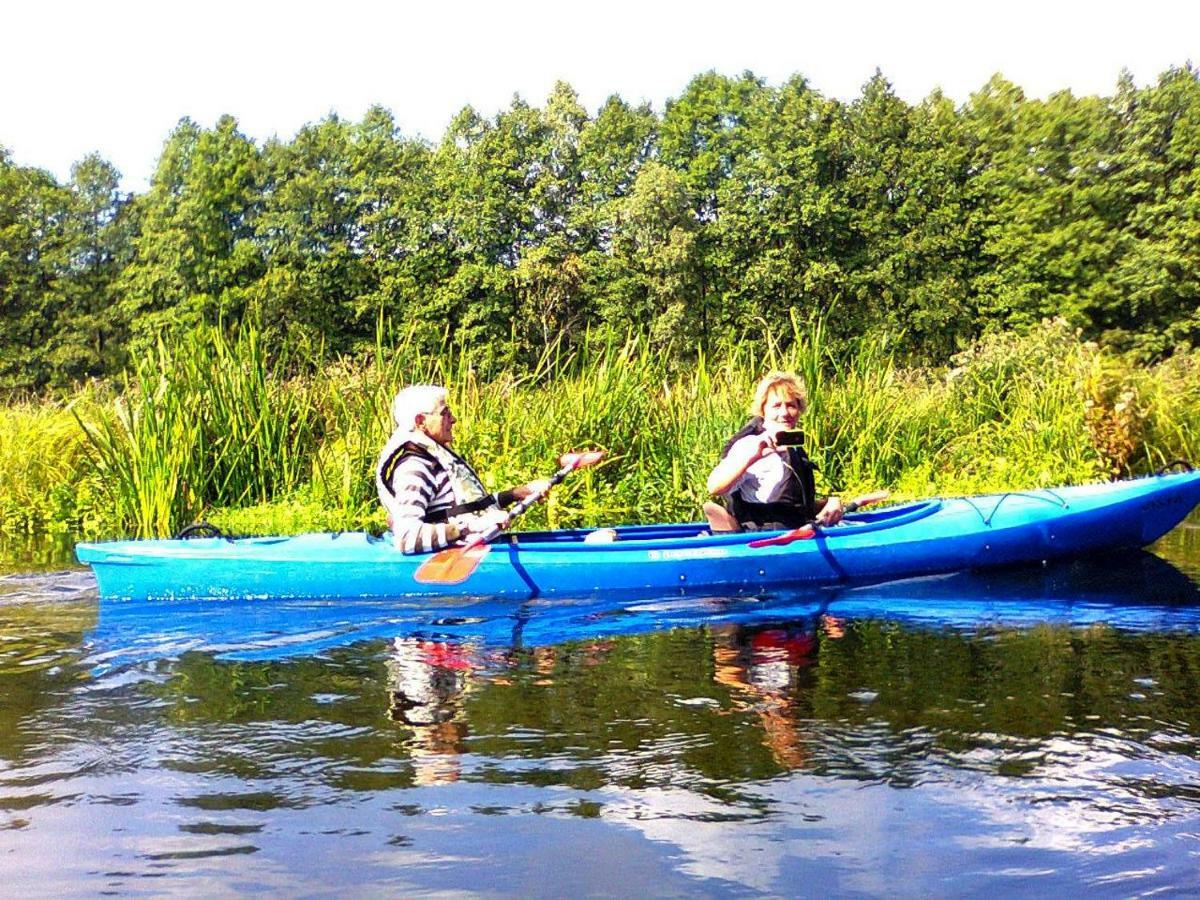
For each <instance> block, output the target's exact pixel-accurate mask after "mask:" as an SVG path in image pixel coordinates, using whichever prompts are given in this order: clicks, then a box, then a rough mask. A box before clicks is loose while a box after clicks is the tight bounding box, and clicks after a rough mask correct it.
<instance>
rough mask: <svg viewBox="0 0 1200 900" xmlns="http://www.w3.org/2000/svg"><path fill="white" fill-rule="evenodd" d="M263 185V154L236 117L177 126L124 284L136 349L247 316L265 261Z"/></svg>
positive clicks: (145, 205)
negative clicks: (259, 231) (260, 217)
mask: <svg viewBox="0 0 1200 900" xmlns="http://www.w3.org/2000/svg"><path fill="white" fill-rule="evenodd" d="M264 184H265V177H264V165H263V160H262V156H261V152H260V151H259V149H258V147H256V146H255V144H254V142H253V141H251V140H250V139H249V138H247V137H246V136H245V135H243V134H242V133H241V132H240V131H239V130H238V127H237V122H236V121H235V120H234V119H233V118H232V117H230V116H223V117H222V118H221V119H220V120H219V121H218V122H217V124H216V125H215V127H213V128H212V129H203V128H201V127H199V126H198V125H196V124H195V123H194V122H192V121H191V120H189V119H184V120H182V121H181V122H180V123H179V125H178V126H176V128H175V130H174V131H173V132H172V134H171V136H170V138H169V139H168V140H167V143H166V145H165V147H164V148H163V153H162V156H161V157H160V158H159V162H158V168H157V170H156V171H155V174H154V177H153V179H152V180H151V184H150V190H149V191H148V192H147V193H146V194H145V195H144V196H142V197H140V198H139V199H138V205H139V207H140V208H139V209H138V217H139V223H140V229H139V232H138V234H137V236H136V237H135V238H134V256H133V260H132V262H131V263H130V265H129V266H127V267H126V268H125V271H124V272H123V273H122V277H121V279H120V281H119V283H118V286H117V288H118V290H119V292H120V295H121V304H122V306H123V308H124V312H125V313H126V315H127V316H128V317H129V322H130V329H131V332H132V339H133V346H134V347H135V348H138V347H141V348H145V347H146V346H148V345H152V344H153V343H154V342H155V341H156V340H157V339H158V338H159V337H160V336H161V335H163V334H178V333H181V332H183V331H187V330H189V329H191V328H194V327H195V326H196V325H199V324H201V323H210V324H212V323H217V322H221V321H225V322H236V321H239V320H240V319H241V317H242V314H243V312H244V311H245V307H246V303H247V300H248V299H249V298H250V297H251V296H253V293H252V292H253V290H254V288H255V287H256V282H257V281H258V279H259V278H260V277H261V275H262V272H263V268H264V266H263V254H262V249H261V247H260V246H259V245H258V243H257V242H256V240H255V231H254V219H255V216H256V214H257V212H258V210H259V208H260V207H261V205H262V201H263V187H264Z"/></svg>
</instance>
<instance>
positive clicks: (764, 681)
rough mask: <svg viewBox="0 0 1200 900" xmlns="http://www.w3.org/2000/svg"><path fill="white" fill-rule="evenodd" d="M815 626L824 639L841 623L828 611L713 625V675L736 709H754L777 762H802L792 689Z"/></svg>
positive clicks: (808, 655) (807, 659)
mask: <svg viewBox="0 0 1200 900" xmlns="http://www.w3.org/2000/svg"><path fill="white" fill-rule="evenodd" d="M818 628H819V629H820V631H821V633H822V634H823V635H824V636H825V637H826V638H839V637H841V636H842V634H843V630H842V625H841V623H840V622H839V621H838V620H837V619H834V618H833V617H832V616H829V615H821V616H819V617H818V618H817V619H816V620H815V621H809V620H800V621H793V622H785V623H774V624H770V625H757V626H751V625H736V624H735V625H723V626H719V627H714V628H713V629H712V634H713V663H714V675H713V677H714V678H715V679H716V681H717V682H719V683H720V684H723V685H725V686H726V687H729V688H732V689H733V690H734V691H736V692H737V693H736V694H735V698H740V702H736V706H735V708H737V709H742V710H753V711H754V712H755V713H756V714H757V715H758V718H759V721H760V722H761V723H762V726H763V732H764V737H763V743H764V744H765V745H766V747H767V748H768V749H769V750H770V751H771V755H772V756H773V757H774V758H775V761H776V762H778V763H779V765H781V766H783V767H785V768H788V769H795V768H799V767H800V766H801V765H803V764H804V761H805V752H804V741H803V738H802V735H801V733H800V730H799V727H798V719H799V711H798V709H797V704H796V689H797V685H798V683H799V673H800V671H801V670H802V669H804V668H807V667H808V666H810V665H812V664H813V662H815V660H816V653H817V646H818V642H819V637H818V634H817V630H818Z"/></svg>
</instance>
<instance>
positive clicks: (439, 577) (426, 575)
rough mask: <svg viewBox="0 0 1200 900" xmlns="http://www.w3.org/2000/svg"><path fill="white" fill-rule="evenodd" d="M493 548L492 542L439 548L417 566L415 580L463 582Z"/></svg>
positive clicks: (449, 582) (430, 582)
mask: <svg viewBox="0 0 1200 900" xmlns="http://www.w3.org/2000/svg"><path fill="white" fill-rule="evenodd" d="M491 549H492V545H491V544H476V545H475V546H474V547H447V548H446V549H445V550H439V551H438V552H437V553H435V554H433V556H431V557H429V559H427V560H425V562H423V563H421V565H419V566H418V567H417V571H416V572H414V573H413V580H414V581H416V582H418V583H419V584H462V583H463V582H464V581H466V580H467V579H468V578H470V577H471V574H472V573H473V572H474V571H475V569H476V568H478V566H479V563H480V561H481V560H482V559H483V558H484V557H485V556H487V555H488V551H490V550H491Z"/></svg>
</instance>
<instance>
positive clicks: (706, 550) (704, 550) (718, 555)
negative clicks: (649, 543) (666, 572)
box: [646, 547, 729, 560]
mask: <svg viewBox="0 0 1200 900" xmlns="http://www.w3.org/2000/svg"><path fill="white" fill-rule="evenodd" d="M646 556H647V558H649V559H652V560H659V559H664V560H671V559H674V560H678V559H724V558H725V557H727V556H729V549H728V548H726V547H694V548H691V549H688V550H682V549H681V550H647V551H646Z"/></svg>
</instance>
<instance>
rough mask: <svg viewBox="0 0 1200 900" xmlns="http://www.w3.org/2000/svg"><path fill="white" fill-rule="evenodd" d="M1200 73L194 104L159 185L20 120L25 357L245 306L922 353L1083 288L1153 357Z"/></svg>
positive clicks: (106, 366) (1186, 332) (21, 373)
mask: <svg viewBox="0 0 1200 900" xmlns="http://www.w3.org/2000/svg"><path fill="white" fill-rule="evenodd" d="M1198 160H1200V74H1198V72H1197V70H1196V69H1195V68H1193V67H1191V66H1190V65H1189V66H1184V67H1179V68H1172V69H1170V70H1168V71H1167V72H1164V73H1163V74H1162V75H1161V76H1160V77H1159V78H1158V80H1157V81H1156V82H1155V83H1154V84H1150V85H1147V86H1144V87H1138V86H1136V85H1135V84H1134V83H1133V81H1132V79H1131V78H1130V77H1129V76H1128V75H1123V76H1122V77H1121V78H1120V80H1119V82H1118V83H1117V85H1116V86H1115V90H1114V92H1113V94H1112V96H1109V97H1090V96H1089V97H1076V96H1074V95H1072V94H1071V93H1069V92H1060V93H1057V94H1054V95H1052V96H1050V97H1048V98H1046V99H1031V98H1028V97H1026V96H1025V95H1024V93H1023V92H1022V91H1021V90H1020V88H1018V87H1017V86H1016V85H1013V84H1012V83H1010V82H1008V81H1006V80H1005V79H1004V78H1002V77H1001V76H995V77H993V78H992V79H991V80H990V81H988V83H987V84H985V85H983V86H982V87H981V88H980V90H979V91H977V92H976V93H975V94H974V95H972V96H971V97H970V98H969V99H968V100H967V101H966V102H965V103H963V104H962V105H961V106H955V104H953V103H952V102H951V101H950V100H949V99H947V98H946V97H945V96H944V95H942V94H941V93H938V92H935V93H933V94H931V95H930V96H929V97H927V98H926V99H925V100H924V101H922V102H920V103H918V104H916V105H911V104H909V103H907V102H905V101H904V100H902V99H901V98H900V97H898V96H897V95H896V93H895V92H894V91H893V89H892V87H891V85H890V84H889V83H888V81H887V79H886V78H885V77H884V76H883V74H882V73H878V72H877V73H876V74H875V75H874V76H873V77H871V78H870V79H869V80H868V81H867V82H866V83H865V84H864V85H863V87H862V90H861V92H860V94H859V96H858V97H856V98H855V99H854V100H852V101H850V102H847V103H844V102H841V101H838V100H834V99H831V98H828V97H825V96H823V95H822V94H821V93H820V92H819V91H817V90H816V89H815V88H813V87H812V85H810V84H809V83H808V82H807V81H806V80H805V79H804V78H803V77H801V76H795V77H793V78H791V79H790V80H788V81H786V82H784V83H783V84H781V85H778V86H772V85H769V84H767V83H766V82H764V81H763V80H762V79H760V78H758V77H757V76H755V75H754V74H752V73H750V72H746V73H743V74H741V75H738V76H734V77H729V76H724V75H720V74H717V73H714V72H707V73H703V74H701V75H699V76H697V77H696V78H695V79H694V80H693V81H692V82H691V83H690V84H689V85H687V86H686V88H685V89H684V90H683V91H682V93H681V94H680V95H679V96H678V97H677V98H674V99H672V100H670V101H668V102H667V104H666V105H665V107H664V109H663V110H662V112H661V113H656V112H655V111H654V110H653V109H651V108H650V107H649V106H648V105H645V104H643V105H640V106H633V105H630V104H629V103H627V102H625V101H624V100H622V99H621V98H620V97H616V96H614V97H610V98H609V99H608V100H607V101H606V102H605V103H604V104H603V105H602V106H601V107H600V108H599V109H598V110H597V111H596V113H595V114H594V115H592V114H589V112H588V111H587V110H586V109H584V107H583V106H582V105H581V104H580V102H579V98H578V97H577V95H576V94H575V92H574V90H572V88H571V87H570V86H569V85H567V84H563V83H559V84H558V85H556V86H555V87H554V89H553V90H552V92H551V93H550V95H549V97H548V98H546V101H545V103H544V104H543V105H542V106H540V107H537V106H534V105H531V104H530V103H528V102H526V101H525V100H523V99H521V98H520V97H514V98H513V101H512V102H511V104H510V105H509V106H508V107H507V108H505V109H503V110H501V111H500V112H499V113H497V114H496V115H494V116H491V117H488V116H483V115H481V114H480V113H478V112H477V111H475V110H473V109H471V108H466V109H463V110H462V111H461V112H460V113H459V114H458V115H457V116H456V117H455V118H454V119H453V121H452V122H451V123H450V125H449V126H448V128H447V130H446V132H445V134H444V135H443V136H442V138H441V140H440V141H438V142H437V143H429V142H425V141H421V140H415V139H412V138H408V137H405V136H404V135H403V134H401V133H400V131H399V129H398V128H397V127H396V124H395V121H394V120H393V118H392V116H391V114H390V113H389V112H387V111H386V110H383V109H380V108H373V109H371V110H369V111H368V112H367V113H366V115H365V116H364V117H363V119H362V121H360V122H349V121H345V120H342V119H340V118H338V117H336V116H330V117H329V118H327V119H325V120H322V121H320V122H317V123H315V124H311V125H307V126H305V127H304V128H302V129H301V130H300V131H299V132H298V133H297V134H296V135H295V136H294V137H292V138H290V139H287V140H284V139H272V140H270V141H267V142H266V143H265V144H263V145H261V146H260V145H258V144H257V143H256V142H255V141H253V140H251V139H249V138H248V137H247V136H245V135H244V134H242V133H241V131H240V130H239V127H238V124H237V122H236V121H234V120H233V119H232V118H229V117H223V118H221V119H220V120H219V121H217V122H216V124H215V125H214V126H213V127H211V128H206V127H203V126H201V125H199V124H197V123H195V122H192V121H190V120H187V119H184V120H182V121H181V122H180V123H179V125H178V126H177V127H176V128H175V130H174V131H173V132H172V133H171V135H170V136H169V137H168V139H167V141H166V143H165V145H164V148H163V152H162V155H161V157H160V159H159V163H158V168H157V171H156V172H155V175H154V178H153V180H152V183H151V185H150V188H149V189H148V190H147V191H146V192H145V193H143V194H141V195H138V196H129V195H126V194H123V193H121V191H120V188H119V175H118V173H117V172H116V171H115V170H113V168H112V166H110V165H109V164H108V163H106V162H105V161H104V160H102V159H100V158H99V157H96V156H90V157H87V158H86V159H84V160H82V161H81V162H80V163H79V164H78V166H76V168H75V170H74V171H73V173H72V177H71V179H70V181H69V182H68V183H66V184H58V183H56V181H55V180H54V179H53V178H52V177H51V176H50V175H49V174H48V173H46V172H44V171H41V170H38V169H33V168H28V167H22V166H18V165H16V164H15V163H14V162H13V161H12V160H11V158H10V157H9V156H8V155H7V154H6V153H5V152H4V151H3V150H2V149H0V303H2V307H0V347H2V348H3V355H2V361H0V387H7V388H23V389H42V388H45V387H47V386H57V385H64V384H68V383H71V382H74V381H78V380H80V379H83V378H88V377H93V376H104V375H110V374H114V373H116V372H119V371H121V370H122V369H123V368H124V367H125V366H126V365H127V363H128V360H129V356H130V354H134V355H136V356H144V355H146V354H147V353H148V352H149V351H150V349H151V348H153V347H154V346H155V345H156V342H157V341H158V340H159V338H160V337H163V336H167V337H170V336H171V335H181V334H183V333H186V332H191V331H192V330H194V329H195V328H196V327H197V326H200V325H207V326H213V325H225V326H228V327H232V326H235V325H237V324H238V323H240V322H242V321H244V320H249V321H252V322H253V323H255V325H256V326H257V327H258V329H259V330H260V331H261V332H262V334H263V335H264V337H265V339H266V340H267V341H268V343H270V344H278V343H279V341H280V340H281V339H282V337H283V336H284V335H288V336H289V337H290V338H292V339H293V340H295V339H298V340H299V341H300V342H301V344H302V345H306V346H308V347H310V348H312V349H313V351H314V352H313V354H311V355H312V356H313V358H318V357H319V356H320V352H319V351H323V352H326V353H356V352H360V351H364V350H367V349H369V348H371V347H373V346H375V343H376V338H377V335H378V334H379V332H380V329H381V328H382V329H384V330H388V329H394V330H397V331H403V332H405V333H406V334H411V335H415V336H416V340H417V346H419V347H421V348H422V349H423V350H424V351H427V352H434V353H436V352H441V351H443V350H445V349H446V348H447V347H462V348H468V349H472V350H474V351H476V352H475V353H474V354H473V359H476V360H479V361H480V364H481V365H483V366H485V367H486V366H493V367H500V366H505V367H517V368H520V367H522V366H525V365H533V364H535V363H536V361H537V360H538V359H539V358H540V356H541V354H542V353H543V351H544V349H545V348H546V347H547V346H548V345H551V344H555V343H557V342H562V344H563V345H564V346H566V347H570V346H574V345H579V344H581V343H584V342H587V341H605V340H608V339H609V338H610V337H611V336H612V335H613V334H621V333H624V332H627V331H629V330H631V329H632V330H638V331H644V332H646V333H647V334H648V335H649V336H650V337H651V338H652V340H653V341H654V344H655V346H657V347H660V348H662V349H663V350H664V351H668V352H671V353H675V354H680V355H682V356H686V355H687V354H690V353H694V352H696V351H697V350H698V349H699V350H703V349H704V348H706V347H711V346H713V345H715V344H719V343H721V342H725V341H729V340H737V339H740V338H741V337H743V336H745V335H747V334H755V333H760V332H762V331H763V330H764V329H765V330H771V331H773V332H776V333H790V331H791V328H790V324H791V323H792V322H795V321H809V320H818V319H819V320H820V321H822V322H823V323H824V326H825V332H824V333H825V335H826V336H827V339H828V340H829V341H831V342H833V343H834V344H835V345H848V342H850V341H853V340H854V339H856V338H857V337H858V336H860V335H861V334H863V333H865V332H882V333H886V334H889V335H891V336H892V337H893V338H894V346H896V347H897V348H898V352H899V353H901V354H902V355H903V356H904V357H906V358H908V359H910V360H912V361H914V362H928V361H941V360H945V359H947V358H949V356H950V355H952V354H953V353H955V352H956V351H958V350H960V349H962V348H963V347H965V346H968V345H970V344H971V343H972V342H973V341H975V340H976V339H978V338H979V337H980V336H981V335H984V334H986V333H988V332H991V331H1000V330H1009V329H1015V330H1018V331H1020V330H1024V329H1028V328H1029V327H1030V326H1032V325H1033V324H1035V323H1037V322H1039V321H1041V320H1042V319H1044V318H1047V317H1052V316H1059V317H1064V318H1065V319H1066V320H1068V321H1069V322H1070V323H1072V325H1074V326H1075V327H1077V328H1079V329H1081V330H1082V332H1083V334H1084V336H1085V337H1087V338H1091V339H1096V340H1099V341H1101V342H1104V343H1106V344H1108V345H1109V346H1111V347H1113V348H1115V349H1118V350H1128V351H1132V352H1134V353H1136V354H1139V355H1140V356H1141V357H1143V358H1147V359H1153V358H1160V357H1163V356H1165V355H1168V354H1170V353H1171V352H1172V351H1173V350H1174V349H1176V348H1177V347H1180V346H1189V345H1192V344H1194V343H1195V342H1196V341H1197V339H1198V338H1200V312H1197V310H1198V308H1200V304H1198V301H1200V169H1198Z"/></svg>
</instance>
